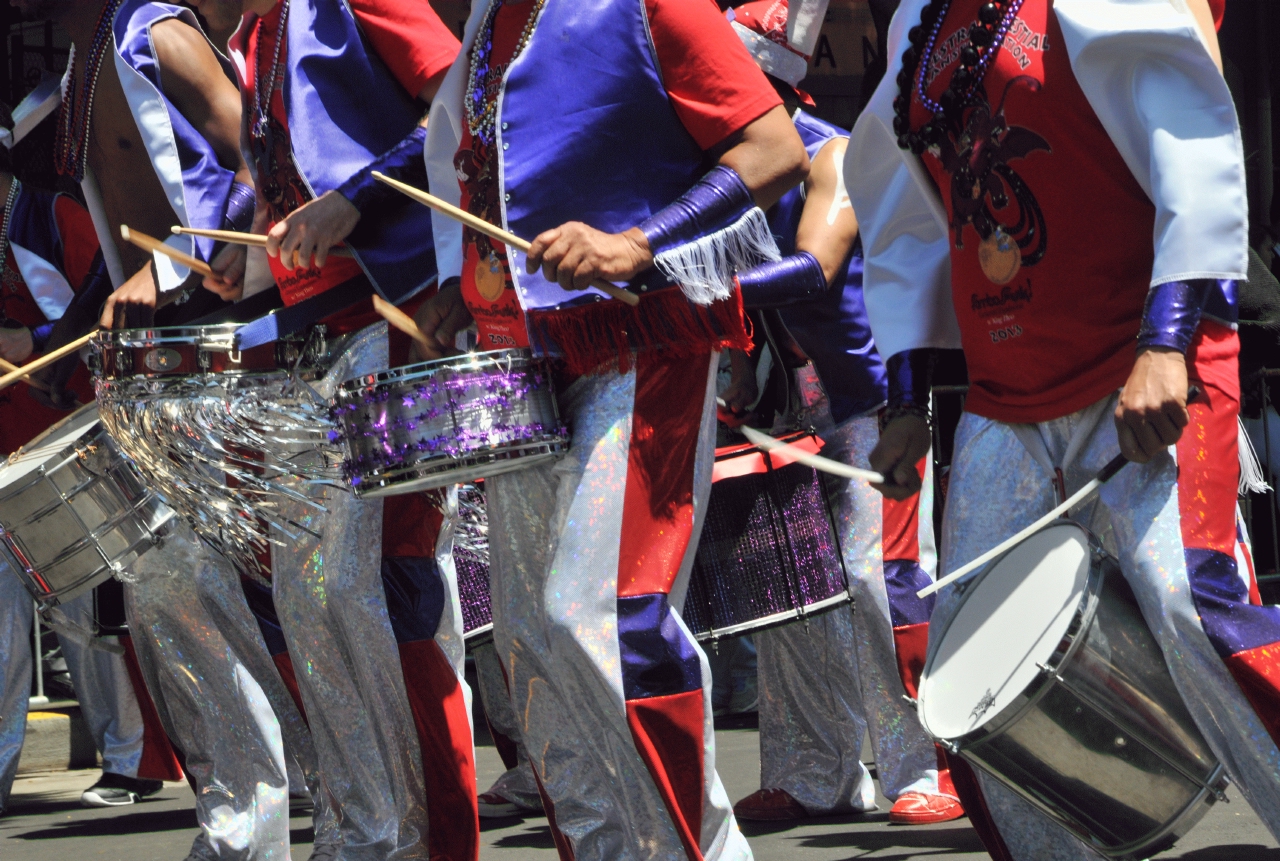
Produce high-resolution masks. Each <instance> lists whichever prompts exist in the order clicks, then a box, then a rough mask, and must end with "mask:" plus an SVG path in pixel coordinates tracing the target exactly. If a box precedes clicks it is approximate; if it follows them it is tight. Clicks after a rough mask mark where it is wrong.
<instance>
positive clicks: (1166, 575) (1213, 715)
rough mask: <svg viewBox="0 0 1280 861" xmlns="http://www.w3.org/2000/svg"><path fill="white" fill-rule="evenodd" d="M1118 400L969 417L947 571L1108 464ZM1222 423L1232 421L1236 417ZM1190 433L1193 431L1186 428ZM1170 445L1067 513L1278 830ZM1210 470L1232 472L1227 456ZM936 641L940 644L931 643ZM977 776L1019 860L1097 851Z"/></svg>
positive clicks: (1255, 735)
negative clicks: (1040, 417) (1204, 595)
mask: <svg viewBox="0 0 1280 861" xmlns="http://www.w3.org/2000/svg"><path fill="white" fill-rule="evenodd" d="M1115 402H1116V399H1115V397H1114V396H1112V397H1110V398H1107V399H1105V400H1103V401H1101V402H1099V403H1097V404H1094V405H1093V406H1091V407H1088V408H1086V409H1084V410H1081V411H1079V412H1076V413H1073V414H1071V415H1069V416H1066V417H1064V418H1061V419H1056V420H1054V421H1049V422H1041V423H1040V424H1036V425H1010V424H1005V423H1001V422H997V421H993V420H991V419H986V418H982V417H980V416H976V415H972V414H969V413H966V414H965V415H964V417H963V418H962V420H961V422H960V426H959V429H958V430H957V434H956V445H955V456H954V459H953V466H952V470H951V488H950V492H949V494H948V497H947V508H946V513H945V517H944V521H943V537H942V570H943V572H945V571H948V570H954V569H955V568H957V567H959V566H960V565H962V564H964V563H965V562H967V561H969V560H970V559H972V558H974V557H975V556H978V555H979V554H981V553H983V552H984V551H986V550H988V549H990V548H991V547H992V546H994V545H995V544H997V543H999V542H1000V541H1001V540H1003V539H1004V537H1005V536H1008V535H1011V534H1013V533H1014V532H1016V531H1017V530H1019V529H1021V528H1023V527H1025V526H1027V525H1028V524H1030V523H1031V522H1032V521H1034V520H1035V519H1036V518H1037V517H1039V516H1040V515H1042V514H1043V513H1044V512H1046V511H1048V510H1049V509H1050V508H1052V507H1053V505H1054V504H1055V502H1056V501H1057V498H1056V495H1055V490H1054V483H1053V473H1052V471H1051V469H1052V468H1054V467H1056V468H1061V469H1062V470H1063V473H1064V477H1065V482H1066V490H1067V493H1072V492H1074V491H1075V490H1077V489H1078V488H1080V486H1081V485H1083V484H1085V483H1086V482H1087V481H1088V480H1089V479H1090V478H1092V477H1093V476H1094V475H1095V474H1096V473H1097V472H1098V470H1099V469H1101V468H1102V466H1103V465H1105V464H1106V463H1107V462H1108V461H1109V460H1111V458H1113V457H1114V456H1115V455H1116V454H1117V453H1118V451H1119V446H1118V443H1117V442H1116V432H1115V427H1114V423H1113V421H1112V418H1111V416H1112V413H1113V411H1114V409H1115ZM1230 420H1231V421H1232V422H1234V420H1235V419H1234V413H1232V414H1231V416H1230ZM1195 431H1196V428H1195V427H1190V428H1188V429H1187V431H1186V433H1187V434H1194V433H1195ZM1232 432H1234V431H1232ZM1184 439H1186V437H1185V436H1184ZM1173 452H1174V450H1173V449H1171V450H1170V453H1169V454H1162V455H1160V456H1159V457H1157V458H1155V459H1154V460H1152V461H1151V462H1150V463H1147V464H1145V465H1138V464H1130V465H1128V466H1126V467H1125V468H1124V469H1122V470H1121V471H1120V472H1119V473H1118V474H1117V475H1116V477H1115V478H1113V479H1112V480H1111V481H1110V482H1108V483H1107V484H1106V485H1104V486H1103V489H1102V491H1101V493H1100V494H1099V496H1098V497H1096V498H1095V500H1094V501H1093V502H1092V503H1090V504H1087V505H1085V506H1083V507H1082V508H1078V509H1076V511H1074V512H1073V519H1075V520H1077V521H1079V522H1080V523H1082V524H1084V525H1085V526H1087V527H1089V528H1090V529H1092V530H1093V531H1094V532H1095V533H1096V534H1097V535H1098V536H1099V537H1100V538H1101V539H1102V540H1103V542H1104V544H1105V545H1107V547H1108V549H1109V550H1110V552H1112V553H1113V554H1115V556H1116V558H1117V559H1119V561H1120V566H1121V569H1122V570H1123V572H1124V576H1125V579H1126V580H1127V581H1128V582H1129V585H1130V586H1131V587H1132V588H1133V591H1134V594H1135V595H1136V596H1137V599H1138V604H1139V606H1140V607H1141V608H1142V614H1143V616H1144V617H1145V618H1146V621H1147V624H1148V625H1149V626H1150V627H1151V630H1152V632H1153V633H1154V634H1155V636H1156V639H1157V640H1158V641H1159V643H1160V645H1161V648H1162V649H1163V651H1164V655H1165V661H1166V663H1167V664H1168V667H1169V670H1170V672H1171V673H1172V674H1173V679H1174V682H1175V683H1176V685H1177V687H1178V689H1179V691H1180V692H1181V693H1182V696H1183V700H1184V701H1185V703H1186V705H1187V707H1188V709H1189V710H1190V711H1191V714H1192V716H1193V717H1194V718H1195V721H1196V724H1197V725H1198V726H1199V728H1200V731H1201V732H1202V733H1204V736H1205V738H1206V739H1207V740H1208V742H1209V745H1210V747H1211V748H1212V749H1213V751H1214V753H1216V754H1217V755H1218V757H1219V758H1220V759H1221V760H1222V763H1223V764H1224V765H1225V766H1226V769H1227V772H1228V774H1229V775H1230V777H1231V779H1232V781H1233V782H1234V783H1235V784H1236V786H1237V787H1238V788H1239V789H1240V790H1241V791H1242V792H1243V794H1244V796H1245V798H1246V799H1247V800H1248V802H1249V804H1250V805H1252V807H1253V809H1254V811H1256V812H1257V814H1258V816H1259V817H1260V818H1261V819H1262V820H1263V821H1264V822H1265V823H1266V824H1267V827H1268V828H1269V829H1270V830H1271V833H1272V834H1275V835H1278V836H1280V751H1278V750H1277V749H1276V745H1275V744H1274V743H1273V742H1272V740H1271V738H1270V736H1269V735H1268V734H1267V730H1266V728H1265V727H1264V726H1263V725H1262V724H1261V723H1260V721H1259V720H1258V717H1257V715H1256V714H1255V713H1254V711H1253V709H1252V707H1251V706H1250V704H1249V702H1248V701H1247V700H1246V699H1245V697H1244V695H1243V694H1242V693H1241V690H1240V687H1239V685H1238V684H1237V683H1236V681H1235V680H1234V679H1233V678H1232V676H1231V674H1230V673H1229V671H1228V670H1227V668H1226V666H1225V665H1224V663H1223V659H1222V658H1220V657H1219V656H1218V654H1217V652H1216V651H1215V650H1214V648H1213V646H1212V644H1211V643H1210V641H1209V639H1208V637H1207V636H1206V633H1205V629H1204V627H1203V626H1202V624H1201V621H1200V618H1199V615H1198V613H1197V610H1196V607H1195V605H1194V603H1193V599H1192V595H1191V589H1190V583H1189V580H1188V573H1187V566H1186V562H1185V560H1184V552H1183V543H1182V533H1181V520H1180V513H1179V484H1178V465H1177V463H1175V457H1174V454H1173ZM1214 468H1218V469H1223V470H1231V469H1234V468H1235V464H1234V463H1225V462H1224V463H1222V464H1219V465H1217V466H1216V467H1214ZM1231 480H1232V482H1234V478H1233V479H1231ZM1232 503H1233V501H1232V500H1228V501H1227V504H1228V505H1231V504H1232ZM961 597H962V596H961V595H960V594H959V593H958V591H957V589H956V588H955V587H949V588H947V589H944V590H943V591H942V593H941V594H940V596H939V600H938V605H937V607H936V609H935V611H934V617H933V621H934V624H933V630H934V631H935V632H937V631H944V630H946V628H945V621H946V620H947V619H949V618H951V617H952V616H953V615H954V614H955V612H956V610H957V609H958V607H959V606H960V604H961ZM934 648H936V641H935V642H931V643H930V650H931V651H932V650H933V649H934ZM978 774H979V779H980V780H981V783H982V787H983V793H984V795H985V796H986V799H987V806H988V807H989V808H990V810H991V814H992V816H993V818H994V819H995V822H996V825H997V827H998V828H999V830H1000V833H1001V835H1002V837H1003V838H1004V840H1005V843H1006V845H1007V846H1008V847H1009V850H1010V852H1011V853H1012V854H1013V856H1014V857H1015V858H1017V859H1019V861H1023V859H1025V861H1067V859H1094V861H1096V859H1097V858H1098V857H1099V856H1098V855H1096V854H1095V853H1094V852H1093V851H1092V850H1091V849H1089V848H1087V847H1086V846H1085V845H1084V844H1083V843H1081V842H1080V841H1079V840H1077V839H1076V838H1075V837H1074V836H1072V835H1070V834H1068V833H1067V832H1066V831H1065V830H1064V829H1062V828H1060V827H1059V826H1058V825H1056V824H1055V823H1053V822H1052V821H1050V820H1049V819H1048V818H1047V817H1045V816H1043V815H1041V814H1040V813H1038V812H1037V811H1035V810H1034V809H1033V808H1032V807H1031V806H1030V805H1028V804H1027V803H1026V802H1024V801H1022V800H1021V799H1020V798H1018V797H1017V796H1015V795H1014V794H1013V793H1012V792H1011V791H1009V790H1007V789H1005V788H1004V787H1003V786H1001V785H1000V784H999V783H998V782H996V781H995V780H994V779H992V778H990V777H988V776H986V775H984V774H982V773H981V772H978Z"/></svg>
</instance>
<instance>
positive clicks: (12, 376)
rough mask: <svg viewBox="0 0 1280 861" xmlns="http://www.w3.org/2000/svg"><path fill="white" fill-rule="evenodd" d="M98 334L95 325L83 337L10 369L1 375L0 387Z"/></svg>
mask: <svg viewBox="0 0 1280 861" xmlns="http://www.w3.org/2000/svg"><path fill="white" fill-rule="evenodd" d="M97 335H98V328H97V327H96V326H95V327H94V329H93V331H92V332H90V333H89V334H87V335H84V336H83V337H80V338H76V339H75V340H74V341H72V342H71V343H70V344H64V345H63V346H61V347H59V348H58V349H56V350H54V351H53V352H52V353H46V354H44V355H43V356H41V357H40V358H38V359H36V360H35V361H34V362H28V363H27V364H25V365H23V366H22V367H21V368H18V369H17V370H16V371H10V372H9V373H7V374H5V375H4V376H3V377H0V389H7V388H9V386H12V385H13V384H14V383H16V382H18V380H21V379H22V378H23V377H26V376H30V375H31V374H34V373H35V372H36V371H39V370H41V369H42V368H47V367H48V366H49V365H52V364H53V363H54V362H56V361H58V360H59V359H61V358H62V357H63V356H69V355H71V354H72V353H74V352H75V351H76V350H79V349H80V348H81V347H83V346H84V345H85V344H88V343H89V342H90V341H92V340H93V339H94V338H95V337H97Z"/></svg>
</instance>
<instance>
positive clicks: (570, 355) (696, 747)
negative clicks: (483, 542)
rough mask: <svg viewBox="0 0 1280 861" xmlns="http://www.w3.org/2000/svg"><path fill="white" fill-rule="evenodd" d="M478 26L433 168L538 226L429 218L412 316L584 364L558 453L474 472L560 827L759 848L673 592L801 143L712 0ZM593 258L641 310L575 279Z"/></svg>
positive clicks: (709, 850)
mask: <svg viewBox="0 0 1280 861" xmlns="http://www.w3.org/2000/svg"><path fill="white" fill-rule="evenodd" d="M467 32H468V34H470V35H469V38H468V42H467V44H466V45H465V46H464V51H463V55H462V57H460V58H459V61H458V63H457V64H456V65H455V66H454V68H453V70H452V72H451V73H450V75H449V77H448V78H447V79H446V81H445V84H444V86H443V87H442V89H441V94H440V97H439V98H437V100H436V103H435V104H434V105H433V107H432V122H431V131H430V133H429V136H428V137H429V141H428V150H427V152H428V170H429V172H430V173H431V188H432V190H433V192H434V193H436V194H438V195H443V196H444V197H446V198H448V199H449V200H451V201H459V199H460V201H461V204H462V206H463V207H464V208H466V209H468V210H469V211H470V212H471V213H472V214H474V215H478V216H479V217H480V218H482V219H485V220H488V221H490V222H495V223H500V224H501V225H502V226H503V227H505V228H507V229H509V230H511V231H512V232H513V233H514V234H516V235H517V236H520V237H523V238H525V239H532V240H533V244H532V247H531V250H530V251H529V252H528V254H527V255H526V254H525V253H523V252H518V251H516V250H515V249H514V248H511V247H503V246H502V245H500V244H498V243H496V242H494V241H491V240H489V239H487V238H486V237H484V236H479V235H477V234H475V233H472V232H471V231H470V230H468V231H467V232H466V233H463V232H462V230H461V228H460V227H458V226H457V225H454V224H451V223H449V222H448V221H446V220H444V219H442V218H437V220H436V229H437V231H436V236H437V239H438V243H437V248H438V256H439V259H440V263H441V275H442V277H451V278H452V279H455V280H452V281H451V283H448V284H447V286H445V288H444V289H443V290H442V291H441V293H440V294H439V295H438V296H437V297H435V298H434V299H432V300H430V301H429V302H427V303H426V304H425V305H424V306H423V309H422V310H421V311H420V312H419V314H418V321H419V323H420V325H421V327H422V328H423V330H424V331H425V332H426V333H427V335H428V336H429V337H432V338H434V339H435V340H436V342H437V343H438V344H439V345H440V350H441V351H442V352H443V351H445V350H447V349H448V348H449V347H450V346H451V345H452V343H453V338H454V334H455V332H456V331H457V330H458V329H460V328H462V327H464V326H466V325H468V324H469V323H470V322H471V321H472V320H473V319H474V321H475V322H476V324H477V326H478V329H479V337H480V343H481V348H482V349H494V348H502V347H530V348H532V350H533V351H534V353H535V354H536V355H542V356H556V357H558V362H557V365H558V371H559V374H560V378H561V380H560V381H561V383H563V384H568V383H569V382H570V381H572V380H574V378H575V377H576V382H573V385H572V387H570V388H561V390H560V393H559V395H560V409H561V414H562V417H563V418H564V419H565V420H566V422H567V424H568V425H569V426H570V428H571V431H572V435H573V436H572V446H571V449H570V451H569V454H568V456H567V457H566V458H565V459H564V460H561V461H560V462H558V463H555V464H552V465H544V466H536V467H533V468H531V469H526V470H524V471H522V472H515V473H510V474H506V475H499V476H496V477H493V478H490V479H488V480H487V481H486V484H487V485H488V487H487V491H488V494H489V496H488V509H489V518H490V521H489V523H490V527H489V528H490V532H489V535H490V548H491V566H492V578H493V604H494V608H493V609H494V633H495V644H496V647H497V650H498V656H499V658H500V660H501V662H502V666H503V668H504V670H505V671H506V674H507V680H508V682H509V683H510V686H511V690H512V692H513V696H514V697H515V699H516V702H517V707H516V713H517V715H518V717H519V722H520V727H519V729H520V732H521V734H522V735H523V740H524V744H525V746H526V748H527V749H528V750H529V751H530V754H531V755H532V757H533V767H534V772H535V774H536V775H537V777H538V779H539V782H540V785H541V787H542V789H543V790H544V792H545V796H546V797H545V802H546V803H545V807H546V810H547V814H548V817H549V819H550V822H551V826H552V833H553V835H554V836H555V839H556V843H557V846H558V847H559V850H560V853H561V856H562V857H564V858H577V859H579V861H595V859H605V858H609V859H615V858H634V857H639V855H640V852H641V851H642V850H641V847H643V852H644V855H645V857H667V858H669V857H677V856H680V857H688V858H690V859H693V858H704V857H705V858H708V859H719V858H744V857H749V855H750V849H749V848H748V846H747V844H746V841H745V840H744V838H743V837H742V835H741V833H740V832H739V831H738V828H737V825H736V823H735V821H734V819H733V814H732V811H731V810H730V809H729V805H728V803H727V799H726V798H725V794H724V789H723V787H722V786H721V784H720V780H719V777H718V776H717V775H716V771H715V764H714V749H715V748H714V738H713V736H712V734H711V708H710V702H709V696H710V694H709V691H710V679H709V673H708V671H707V664H706V660H705V657H704V656H703V654H702V653H701V650H700V649H699V648H698V646H697V645H696V643H695V642H694V640H693V638H692V637H691V636H690V635H689V633H688V632H687V630H686V629H685V628H684V626H683V624H682V623H681V622H680V621H679V617H678V615H677V612H676V611H677V610H678V608H675V607H672V606H671V604H670V602H669V600H668V595H669V594H670V593H672V592H673V591H674V592H675V593H677V594H678V593H680V592H682V591H683V584H681V583H679V582H678V581H679V580H680V578H681V576H682V572H685V573H684V574H683V576H685V577H687V571H688V570H689V565H688V564H686V563H687V562H688V561H689V560H691V557H692V554H693V552H694V549H695V546H696V543H697V538H696V532H695V520H694V512H695V508H696V507H700V506H701V505H703V504H705V502H706V498H707V496H706V494H707V492H708V490H709V486H710V482H709V478H710V471H711V465H712V463H711V461H712V447H713V444H714V440H713V434H711V433H709V429H710V427H711V422H712V421H713V420H714V407H713V405H712V404H713V402H712V394H713V393H712V391H711V389H710V386H711V385H712V384H713V382H714V370H715V367H716V362H715V361H714V358H715V354H716V353H717V352H718V351H719V350H721V349H724V348H726V347H738V348H746V347H747V345H748V341H747V337H746V332H745V329H744V324H743V320H742V310H741V302H740V300H739V297H738V294H737V292H736V290H735V289H734V287H733V284H732V270H726V269H725V268H724V267H723V266H717V261H719V260H722V259H725V258H726V257H727V258H729V259H731V260H732V264H733V265H734V266H735V267H739V266H743V265H749V264H750V263H752V262H755V260H756V259H759V258H756V257H754V256H753V252H760V253H763V252H765V251H766V250H767V249H768V248H769V246H770V245H772V241H771V239H770V237H769V233H768V227H767V224H766V221H765V217H764V213H763V212H762V211H761V210H760V209H759V208H758V204H763V205H765V206H768V205H771V204H772V203H773V202H775V201H776V200H777V199H778V197H779V196H780V195H781V194H782V193H783V192H784V191H786V190H787V189H788V188H790V187H791V186H792V185H794V184H795V183H796V182H797V181H798V179H799V178H800V177H802V176H803V175H804V170H805V166H806V165H805V162H806V158H805V155H804V151H803V145H802V144H801V143H800V141H799V139H798V138H797V136H796V133H795V129H794V128H793V127H792V125H791V122H790V119H789V118H788V117H787V115H786V113H785V111H783V110H782V108H781V106H780V102H779V99H778V98H777V96H776V95H775V94H774V93H773V90H772V88H770V87H769V85H768V83H767V82H766V81H765V80H764V78H763V76H762V75H761V74H760V73H759V71H758V70H757V69H756V68H755V67H754V65H753V64H752V63H751V59H750V57H749V56H748V55H747V54H746V52H745V51H744V50H743V48H742V45H741V43H740V42H739V41H738V40H737V38H736V37H735V36H734V35H733V32H732V31H731V30H730V28H729V26H728V24H727V23H726V22H725V20H724V18H723V17H722V16H721V15H720V13H719V12H718V11H717V10H716V8H715V7H714V6H713V5H712V4H709V3H705V2H695V3H687V2H682V0H647V2H645V3H643V4H640V3H634V2H621V0H589V2H584V0H523V2H510V0H508V2H505V3H504V2H497V0H494V2H486V3H476V4H475V5H474V6H473V9H472V13H471V20H470V22H469V24H468V27H467ZM566 45H590V46H591V50H590V51H566V50H565V47H564V46H566ZM655 52H656V54H655ZM517 60H518V62H517ZM659 70H660V71H659ZM566 81H573V90H572V93H571V94H569V95H568V97H567V98H566V91H565V82H566ZM504 93H505V95H503V94H504ZM500 96H501V98H500ZM556 106H566V107H565V109H564V110H565V111H569V107H570V106H571V108H572V110H571V111H570V112H569V113H568V114H566V113H565V112H564V111H560V110H557V109H556ZM588 117H589V118H590V120H589V123H588V124H586V125H581V126H578V125H575V124H576V123H579V122H580V119H579V118H588ZM637 128H643V129H644V130H645V133H644V134H643V135H637V134H635V130H636V129H637ZM570 129H573V133H572V134H569V133H568V132H569V130H570ZM709 162H710V163H715V164H716V165H717V166H716V167H714V169H713V170H711V172H710V173H705V171H706V165H707V163H709ZM583 165H591V170H589V171H587V170H583ZM704 173H705V176H703V174H704ZM700 176H701V178H699V177H700ZM588 225H592V226H588ZM655 263H656V266H655ZM597 278H604V279H608V280H610V281H613V282H624V283H627V282H629V284H630V286H629V289H631V290H633V291H634V292H636V293H638V294H639V296H640V299H639V305H638V307H635V308H631V307H629V306H628V305H627V304H624V303H623V302H621V301H618V300H616V299H605V298H604V295H603V294H602V293H600V292H598V291H594V290H593V291H591V292H590V293H586V292H584V290H585V288H587V287H588V286H589V285H590V284H591V283H592V281H593V280H594V279H597Z"/></svg>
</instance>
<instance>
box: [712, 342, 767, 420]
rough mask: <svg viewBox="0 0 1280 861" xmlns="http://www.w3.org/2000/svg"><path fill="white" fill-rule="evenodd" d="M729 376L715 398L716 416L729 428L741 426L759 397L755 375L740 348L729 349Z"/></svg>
mask: <svg viewBox="0 0 1280 861" xmlns="http://www.w3.org/2000/svg"><path fill="white" fill-rule="evenodd" d="M729 367H730V369H731V376H730V378H729V386H728V388H726V389H725V390H724V394H722V395H720V397H719V398H717V399H716V401H717V402H716V418H717V419H719V420H720V421H722V422H724V423H725V424H726V425H728V426H729V427H731V428H736V427H741V426H742V425H743V424H744V423H745V422H746V420H747V412H748V411H749V410H750V409H751V405H752V404H754V403H755V402H756V401H757V400H759V399H760V391H759V388H758V387H757V386H756V375H755V372H754V369H753V368H752V367H751V362H750V361H749V360H748V359H747V354H746V353H744V352H742V351H741V350H730V351H729Z"/></svg>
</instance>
